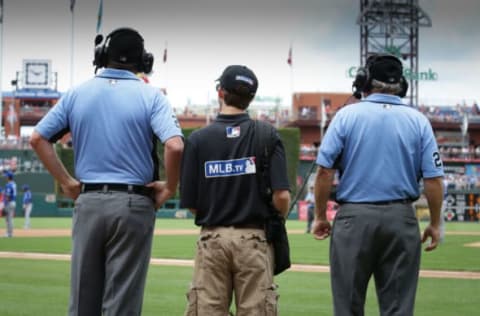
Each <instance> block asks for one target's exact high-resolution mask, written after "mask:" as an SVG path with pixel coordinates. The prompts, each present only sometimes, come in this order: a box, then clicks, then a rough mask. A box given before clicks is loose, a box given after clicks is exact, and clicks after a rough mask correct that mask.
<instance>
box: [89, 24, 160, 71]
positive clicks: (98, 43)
mask: <svg viewBox="0 0 480 316" xmlns="http://www.w3.org/2000/svg"><path fill="white" fill-rule="evenodd" d="M127 32H128V33H133V34H135V35H136V36H138V38H139V39H140V40H141V42H142V44H143V37H142V36H141V35H140V33H138V32H137V31H135V30H134V29H131V28H127V27H123V28H119V29H116V30H114V31H112V32H111V33H110V34H108V35H107V37H106V38H105V42H104V43H103V44H102V41H103V35H102V34H98V35H97V36H96V37H95V52H94V60H93V65H94V66H95V73H96V72H97V70H98V68H103V67H106V66H107V62H108V49H109V44H110V40H111V39H112V38H113V37H115V36H117V35H119V34H122V33H127ZM135 66H136V67H137V70H138V71H139V72H143V73H146V74H149V73H151V72H152V68H153V55H152V54H151V53H148V52H147V51H145V49H143V53H142V57H141V58H140V60H139V61H138V63H137V64H136V65H135Z"/></svg>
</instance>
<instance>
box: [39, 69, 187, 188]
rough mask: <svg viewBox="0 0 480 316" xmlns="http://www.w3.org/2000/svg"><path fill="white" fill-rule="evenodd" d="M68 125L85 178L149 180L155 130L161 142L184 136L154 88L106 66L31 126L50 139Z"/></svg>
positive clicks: (77, 168) (91, 180)
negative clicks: (35, 124) (34, 125)
mask: <svg viewBox="0 0 480 316" xmlns="http://www.w3.org/2000/svg"><path fill="white" fill-rule="evenodd" d="M67 127H69V128H70V131H71V134H72V142H73V148H74V157H75V175H76V178H77V179H78V180H79V181H81V182H85V183H125V184H145V183H148V182H150V181H152V177H153V161H152V157H151V151H152V148H153V136H154V135H153V134H154V133H155V135H157V136H158V138H159V139H160V140H161V142H162V143H164V142H165V141H167V140H168V139H169V138H171V137H174V136H182V132H181V129H180V127H179V124H178V121H177V118H176V116H175V114H174V112H173V110H172V108H171V106H170V104H169V102H168V100H167V99H166V98H165V97H164V96H163V94H162V93H161V92H160V90H159V89H158V88H154V87H152V86H150V85H148V84H146V83H144V82H143V81H142V80H141V79H139V78H138V77H137V76H136V75H135V74H134V73H132V72H130V71H126V70H118V69H109V68H107V69H104V70H103V71H102V72H101V73H100V74H99V75H97V76H96V77H94V78H92V79H90V80H88V81H86V82H85V83H83V84H81V85H80V86H78V87H75V88H74V89H72V90H69V91H68V92H67V93H66V94H65V95H64V96H63V97H62V98H61V99H60V100H59V101H58V103H57V104H56V105H55V106H54V107H53V108H52V109H51V110H50V111H49V112H48V113H47V115H45V116H44V117H43V118H42V120H41V121H40V122H39V123H38V124H37V126H36V127H35V130H36V131H37V132H38V133H39V134H40V135H42V136H43V137H44V138H46V139H50V138H51V137H52V136H53V135H55V134H57V133H58V132H59V131H61V130H62V129H64V128H67Z"/></svg>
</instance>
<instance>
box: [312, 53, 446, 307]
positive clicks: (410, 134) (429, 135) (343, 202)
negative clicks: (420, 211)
mask: <svg viewBox="0 0 480 316" xmlns="http://www.w3.org/2000/svg"><path fill="white" fill-rule="evenodd" d="M354 87H355V88H356V89H358V90H359V91H360V92H362V93H363V95H364V96H365V97H366V98H365V99H363V100H362V101H360V102H358V103H355V104H351V105H348V106H346V107H344V108H342V109H341V110H339V111H338V112H337V113H336V115H335V117H334V118H333V120H332V122H331V123H330V126H329V127H328V130H327V132H326V134H325V138H324V139H323V140H322V143H321V146H320V149H319V152H318V157H317V161H316V162H317V164H318V166H319V167H318V171H317V176H316V183H315V200H316V209H315V213H316V219H315V224H314V228H313V234H314V236H315V237H316V238H317V239H324V238H326V237H328V236H329V235H330V234H331V239H330V268H331V282H332V292H333V301H334V314H335V315H337V316H339V315H340V316H348V315H352V316H353V315H356V316H359V315H364V303H365V295H366V291H367V286H368V282H369V280H370V278H371V276H372V275H373V276H374V279H375V285H376V290H377V296H378V301H379V309H380V314H381V315H402V316H408V315H413V308H414V302H415V293H416V289H417V282H418V273H419V267H420V253H421V242H425V241H426V240H427V239H430V243H429V244H428V245H427V247H426V249H425V250H427V251H430V250H433V249H435V248H436V247H437V245H438V242H439V237H440V236H439V235H440V231H439V229H440V209H441V206H442V194H443V191H442V178H443V166H442V161H441V160H440V154H439V153H438V148H437V144H436V141H435V137H434V134H433V131H432V127H431V125H430V122H429V121H428V119H427V118H426V117H425V116H424V115H423V114H422V113H420V112H419V111H417V110H416V109H414V108H412V107H410V106H406V105H405V104H403V103H402V100H401V98H400V97H399V95H401V96H403V95H404V94H405V93H406V89H407V86H406V81H405V78H404V77H403V67H402V63H401V62H400V60H399V59H397V58H396V57H394V56H391V55H373V56H371V57H369V58H368V60H367V63H366V66H365V67H364V68H361V69H360V70H359V72H358V73H357V77H356V79H355V82H354ZM336 169H338V171H339V174H340V180H339V183H338V186H337V188H336V199H337V201H338V202H339V203H340V209H339V212H338V213H337V215H336V218H335V221H334V224H333V228H332V227H331V226H330V223H329V222H328V221H327V218H326V207H327V201H328V199H329V197H330V193H331V187H332V183H333V178H334V173H335V170H336ZM421 179H423V183H424V194H425V196H426V198H427V201H428V206H429V209H430V224H429V225H428V226H427V227H426V228H425V230H424V232H423V237H421V236H420V234H419V226H418V221H417V218H416V216H415V215H416V214H415V210H414V207H413V206H412V202H413V201H415V200H416V199H417V198H418V197H419V196H420V191H419V181H420V180H421Z"/></svg>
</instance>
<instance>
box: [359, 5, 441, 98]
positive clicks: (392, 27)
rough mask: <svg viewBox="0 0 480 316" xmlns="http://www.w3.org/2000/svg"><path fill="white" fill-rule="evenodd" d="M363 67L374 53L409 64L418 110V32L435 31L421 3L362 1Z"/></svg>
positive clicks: (411, 93)
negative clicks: (395, 57) (421, 28)
mask: <svg viewBox="0 0 480 316" xmlns="http://www.w3.org/2000/svg"><path fill="white" fill-rule="evenodd" d="M357 24H359V25H360V64H361V65H365V61H366V60H367V58H368V56H369V55H371V54H373V53H390V54H393V55H395V56H397V57H399V58H400V59H401V60H403V61H404V63H405V62H407V63H408V65H409V67H405V68H406V69H405V77H406V79H407V81H408V83H409V89H408V90H409V95H408V98H409V99H410V104H412V105H415V106H418V80H417V79H418V29H419V27H420V26H422V27H431V26H432V21H431V19H430V17H429V16H428V15H427V14H426V13H425V11H423V10H422V9H421V8H420V6H419V5H418V0H360V15H359V16H358V19H357Z"/></svg>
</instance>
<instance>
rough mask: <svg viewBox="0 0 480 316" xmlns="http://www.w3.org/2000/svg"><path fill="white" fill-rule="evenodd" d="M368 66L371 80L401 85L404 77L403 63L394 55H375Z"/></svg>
mask: <svg viewBox="0 0 480 316" xmlns="http://www.w3.org/2000/svg"><path fill="white" fill-rule="evenodd" d="M367 65H368V72H369V75H370V78H371V79H375V80H378V81H381V82H384V83H387V84H396V83H399V82H400V80H401V78H402V76H403V66H402V62H401V61H400V60H399V59H398V58H397V57H395V56H393V55H373V56H371V57H369V58H368V59H367Z"/></svg>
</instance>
